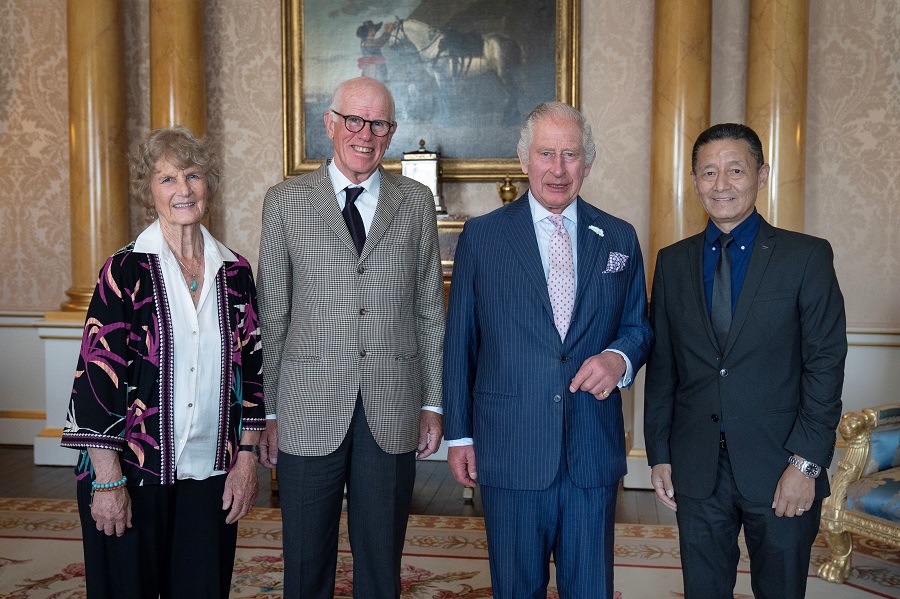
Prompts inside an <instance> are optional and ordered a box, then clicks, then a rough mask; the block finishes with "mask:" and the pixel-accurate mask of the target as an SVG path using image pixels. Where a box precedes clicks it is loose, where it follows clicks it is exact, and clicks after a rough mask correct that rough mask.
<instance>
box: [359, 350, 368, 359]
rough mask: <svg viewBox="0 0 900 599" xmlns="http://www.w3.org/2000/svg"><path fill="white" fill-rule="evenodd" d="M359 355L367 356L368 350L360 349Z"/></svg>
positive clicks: (361, 356)
mask: <svg viewBox="0 0 900 599" xmlns="http://www.w3.org/2000/svg"><path fill="white" fill-rule="evenodd" d="M359 357H360V358H365V357H366V350H364V349H361V350H359Z"/></svg>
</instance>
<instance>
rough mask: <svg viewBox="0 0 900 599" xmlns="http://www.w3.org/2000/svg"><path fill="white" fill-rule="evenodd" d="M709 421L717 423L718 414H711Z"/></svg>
mask: <svg viewBox="0 0 900 599" xmlns="http://www.w3.org/2000/svg"><path fill="white" fill-rule="evenodd" d="M709 419H710V420H712V421H713V422H718V421H719V415H718V414H712V415H711V416H710V417H709Z"/></svg>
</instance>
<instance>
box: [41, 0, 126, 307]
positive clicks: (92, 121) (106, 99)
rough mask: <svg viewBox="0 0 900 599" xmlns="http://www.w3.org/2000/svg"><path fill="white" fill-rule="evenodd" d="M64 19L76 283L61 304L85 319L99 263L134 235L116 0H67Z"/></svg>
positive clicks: (120, 36)
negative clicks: (131, 230)
mask: <svg viewBox="0 0 900 599" xmlns="http://www.w3.org/2000/svg"><path fill="white" fill-rule="evenodd" d="M67 25H68V63H69V64H68V68H69V77H68V78H69V135H70V139H69V198H70V200H69V201H70V210H71V216H70V227H71V236H72V237H71V246H70V249H71V253H72V287H71V288H70V289H69V290H68V291H66V295H68V296H69V299H68V301H66V302H65V303H63V305H62V311H63V312H64V313H65V312H72V313H73V315H72V319H73V320H81V321H82V322H83V320H84V311H86V310H87V307H88V304H89V303H90V299H91V295H92V294H93V291H94V286H95V285H96V283H97V273H98V272H99V271H100V267H101V266H103V262H104V261H105V260H106V258H107V257H109V255H110V254H112V253H113V252H114V251H116V250H117V249H119V248H121V247H123V246H124V245H125V244H126V243H127V241H128V238H129V220H128V164H127V158H126V155H127V149H128V147H127V135H126V131H125V70H124V67H123V58H122V56H123V46H124V41H123V39H124V34H123V31H122V15H121V7H120V3H119V0H91V2H84V1H83V0H69V1H68V4H67ZM57 315H58V313H57ZM62 316H63V317H64V316H65V315H64V314H63V315H62ZM63 319H65V318H63Z"/></svg>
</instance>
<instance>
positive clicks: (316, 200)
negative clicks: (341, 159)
mask: <svg viewBox="0 0 900 599" xmlns="http://www.w3.org/2000/svg"><path fill="white" fill-rule="evenodd" d="M327 165H328V162H327V161H326V162H325V164H323V165H322V166H320V167H319V169H318V170H317V171H316V172H315V174H316V177H315V178H314V179H313V181H312V183H311V184H312V190H311V191H310V194H309V203H310V204H311V205H312V207H313V208H315V210H316V212H318V213H319V215H320V216H321V217H322V220H323V221H325V224H326V225H328V228H330V229H331V230H332V231H333V232H334V234H335V235H336V236H337V237H338V238H340V240H341V241H342V242H343V243H344V245H346V246H347V247H348V248H349V249H351V250H353V252H354V253H356V246H355V245H354V244H353V238H352V237H350V231H349V230H347V223H346V222H344V215H343V214H341V209H340V207H338V203H337V197H336V196H335V195H334V183H332V181H331V178H330V177H329V176H328V169H327Z"/></svg>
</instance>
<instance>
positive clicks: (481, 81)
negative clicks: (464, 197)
mask: <svg viewBox="0 0 900 599" xmlns="http://www.w3.org/2000/svg"><path fill="white" fill-rule="evenodd" d="M579 4H580V3H579V2H578V1H577V0H545V2H543V3H541V2H536V3H530V4H529V6H532V9H531V10H533V11H536V12H535V14H532V13H527V14H522V10H523V9H522V4H521V3H518V2H516V1H515V0H498V1H497V2H491V3H485V2H482V1H481V0H457V1H455V2H452V3H448V2H444V1H443V0H372V1H370V2H367V3H359V2H354V1H352V0H341V1H340V2H334V0H330V1H327V2H326V1H325V0H283V4H282V27H283V32H282V33H283V35H282V68H283V84H284V88H283V109H284V175H285V177H286V178H287V177H292V176H296V175H299V174H302V173H306V172H310V171H313V170H315V169H316V168H317V167H318V166H319V165H320V164H321V163H322V160H323V159H325V158H327V157H329V156H330V148H329V147H327V144H328V143H329V140H328V138H327V137H326V136H325V130H324V124H323V116H324V112H325V109H327V107H328V102H330V93H331V92H332V91H333V89H334V87H335V86H336V85H337V84H338V83H339V82H340V81H342V80H344V79H348V78H350V77H353V76H357V75H361V74H365V75H369V76H378V75H380V74H385V77H384V80H385V83H386V84H387V85H388V87H389V88H390V89H391V91H392V93H393V95H394V98H395V101H396V102H397V108H398V114H397V117H396V120H397V122H398V126H397V131H396V133H395V134H394V138H393V141H392V143H391V147H390V149H389V150H388V153H387V154H386V155H385V160H384V166H385V167H386V168H388V169H389V170H396V171H399V170H400V157H401V156H402V153H403V152H404V151H411V150H414V149H416V148H417V147H418V139H419V138H422V139H425V140H426V143H427V144H428V147H429V148H430V149H436V150H437V151H439V152H441V154H442V160H441V172H442V179H443V180H445V181H493V182H495V181H497V180H500V179H502V178H503V177H504V176H507V175H521V170H520V168H519V164H518V160H517V158H516V157H515V145H516V142H517V141H518V128H519V126H520V125H521V122H522V121H523V120H524V118H525V116H526V115H527V114H528V112H529V111H530V110H531V108H533V107H534V106H535V105H536V104H537V103H538V102H540V101H544V100H551V99H556V100H560V101H563V102H567V103H569V104H572V105H573V106H576V107H577V106H578V103H579V74H578V60H579V56H578V53H579V43H580V40H579V26H578V23H579ZM476 5H477V6H476ZM397 14H402V15H404V17H403V18H399V17H397V16H396V15H397ZM376 19H377V22H376ZM419 19H421V21H419ZM420 23H424V24H425V25H427V26H428V27H427V28H426V27H425V26H424V25H422V24H420ZM429 23H430V24H429ZM548 25H552V27H549V26H548ZM305 27H306V28H308V29H305ZM416 27H418V28H419V29H418V30H417V29H416ZM504 27H506V29H504ZM479 28H480V31H479V30H478V29H479ZM525 28H528V29H527V30H525ZM354 30H355V34H356V35H354ZM373 30H374V31H373ZM538 34H539V35H541V36H545V37H546V39H547V41H548V43H546V44H541V43H534V42H535V40H534V36H535V35H538ZM416 35H418V36H419V37H418V38H417V37H416ZM517 39H518V40H521V41H516V40H517ZM525 40H527V42H528V43H524V41H525ZM554 40H555V44H553V43H552V42H553V41H554ZM504 43H505V44H506V46H504V45H503V44H504ZM378 44H381V46H380V47H377V48H374V50H372V51H370V50H369V46H370V45H371V46H373V47H374V46H378ZM491 44H493V45H491ZM554 45H555V49H554ZM541 47H543V48H544V50H540V48H541ZM504 48H508V49H509V51H506V52H504V50H503V49H504ZM517 48H518V49H519V50H521V52H522V54H520V55H519V59H518V62H516V52H517V50H516V49H517ZM381 50H383V52H382V51H381ZM541 51H543V52H544V53H545V54H539V52H541ZM373 53H374V56H373V55H372V54H373ZM429 54H434V56H429ZM497 56H499V57H500V58H499V59H498V58H496V57H497ZM479 57H480V61H479ZM486 57H494V58H492V61H493V62H491V61H489V60H488V59H487V58H486ZM351 59H352V60H351ZM379 63H380V64H379ZM373 64H374V65H375V66H374V68H375V70H372V68H371V67H372V65H373ZM504 65H506V66H505V68H504ZM378 69H382V70H381V71H379V70H378ZM416 69H418V70H416ZM479 69H480V70H479ZM551 71H552V72H551ZM373 73H374V75H373ZM510 73H513V75H514V76H510V75H509V74H510ZM495 93H496V94H498V95H497V96H496V97H494V96H492V94H495ZM504 93H505V96H504V95H499V94H504ZM551 96H552V97H551ZM513 103H515V105H514V106H513ZM401 134H402V135H401ZM407 137H408V138H409V139H406V138H407ZM323 144H326V145H323ZM407 146H409V147H407Z"/></svg>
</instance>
